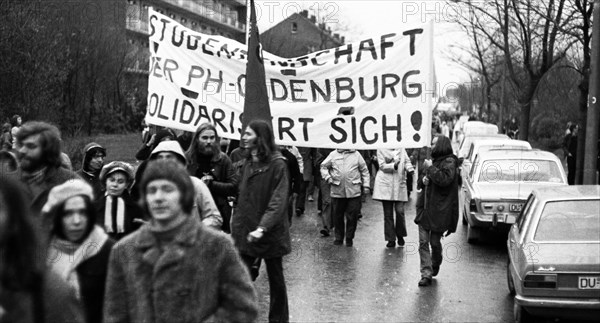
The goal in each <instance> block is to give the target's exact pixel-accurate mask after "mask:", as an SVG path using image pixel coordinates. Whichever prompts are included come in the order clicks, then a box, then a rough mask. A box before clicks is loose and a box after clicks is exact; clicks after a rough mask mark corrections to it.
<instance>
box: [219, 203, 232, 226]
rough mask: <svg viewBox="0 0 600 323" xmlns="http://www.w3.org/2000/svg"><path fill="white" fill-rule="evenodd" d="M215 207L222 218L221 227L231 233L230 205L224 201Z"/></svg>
mask: <svg viewBox="0 0 600 323" xmlns="http://www.w3.org/2000/svg"><path fill="white" fill-rule="evenodd" d="M217 208H218V209H219V212H220V213H221V217H222V218H223V225H222V226H221V229H222V230H223V232H225V233H231V227H230V222H231V212H232V211H231V205H229V203H225V204H223V205H219V206H217Z"/></svg>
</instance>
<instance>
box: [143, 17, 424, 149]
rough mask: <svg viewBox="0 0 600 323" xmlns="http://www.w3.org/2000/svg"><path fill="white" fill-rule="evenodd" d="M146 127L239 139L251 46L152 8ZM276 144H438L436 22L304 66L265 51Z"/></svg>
mask: <svg viewBox="0 0 600 323" xmlns="http://www.w3.org/2000/svg"><path fill="white" fill-rule="evenodd" d="M149 29H150V30H149V32H150V37H149V40H150V41H149V43H150V54H151V59H150V71H149V82H148V108H147V113H146V121H147V122H148V123H150V124H155V125H159V126H165V127H170V128H175V129H181V130H186V131H195V130H196V128H197V126H198V125H199V124H201V123H203V122H211V123H213V124H215V126H216V127H217V129H218V131H219V134H220V135H221V136H222V137H224V138H230V139H240V135H241V134H240V132H241V128H242V112H243V108H244V102H245V101H246V102H252V101H257V100H258V99H259V98H256V97H252V95H251V93H255V92H257V93H258V91H248V93H249V95H248V96H247V97H246V95H245V92H246V84H245V80H246V75H245V72H246V63H247V57H248V53H247V51H246V45H245V44H241V43H239V42H237V41H235V40H231V39H227V38H224V37H221V36H215V35H206V34H202V33H198V32H195V31H193V30H190V29H188V28H186V27H184V26H182V25H180V24H179V23H178V22H176V21H174V20H172V19H170V18H169V17H167V16H165V15H162V14H160V13H158V12H156V11H153V10H149ZM261 53H262V56H261V58H262V60H263V62H264V67H265V73H266V88H267V92H268V97H269V104H270V109H271V115H272V117H273V120H272V124H273V130H274V133H275V139H276V141H277V143H278V144H281V145H293V146H305V147H317V148H318V147H323V148H354V149H378V148H397V147H406V148H412V147H422V146H424V145H429V143H430V137H431V111H432V108H433V99H434V82H435V80H434V68H433V66H434V65H433V24H432V23H428V24H425V25H422V26H418V27H416V28H414V27H413V28H407V29H404V30H398V31H392V32H390V33H387V34H383V35H380V36H378V37H373V38H369V39H364V40H362V41H360V42H357V43H352V44H347V45H343V46H341V47H338V48H334V49H326V50H322V51H318V52H314V53H310V54H307V55H305V56H302V57H297V58H281V57H277V56H275V55H272V54H270V53H267V52H265V51H261Z"/></svg>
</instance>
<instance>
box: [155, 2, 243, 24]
mask: <svg viewBox="0 0 600 323" xmlns="http://www.w3.org/2000/svg"><path fill="white" fill-rule="evenodd" d="M236 1H237V0H236ZM163 2H164V3H167V4H169V5H171V6H173V7H176V8H180V9H184V10H186V11H188V12H190V13H192V14H194V15H198V16H201V17H204V18H208V19H209V20H210V21H213V22H216V23H218V24H220V25H225V26H227V27H230V28H233V29H236V30H237V31H244V32H245V31H246V28H245V27H246V26H245V24H241V25H240V24H239V22H238V21H236V19H235V18H234V17H232V16H229V15H225V14H223V13H221V12H218V11H215V10H214V8H211V7H209V6H206V5H204V4H203V3H197V2H195V1H190V0H163ZM238 2H239V4H244V5H245V4H246V2H245V0H239V1H238ZM241 27H243V28H241Z"/></svg>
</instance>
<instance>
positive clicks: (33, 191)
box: [9, 167, 79, 214]
mask: <svg viewBox="0 0 600 323" xmlns="http://www.w3.org/2000/svg"><path fill="white" fill-rule="evenodd" d="M9 175H10V177H11V178H14V179H15V180H18V181H20V182H21V183H23V184H24V187H25V190H24V192H25V196H26V198H27V201H29V202H30V206H31V211H32V212H34V214H40V211H41V210H42V207H43V206H44V204H46V201H47V200H48V193H50V190H51V189H52V188H53V187H54V186H57V185H60V184H62V183H64V182H66V181H68V180H70V179H74V178H79V176H77V174H75V173H74V172H72V171H70V170H67V169H64V168H61V167H56V168H48V169H46V172H45V173H44V176H43V179H42V180H41V181H39V182H37V183H28V182H27V181H25V180H23V177H22V176H23V173H22V171H21V170H19V171H18V172H15V173H12V174H9Z"/></svg>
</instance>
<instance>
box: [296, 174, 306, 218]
mask: <svg viewBox="0 0 600 323" xmlns="http://www.w3.org/2000/svg"><path fill="white" fill-rule="evenodd" d="M308 184H309V182H308V181H302V182H300V193H298V199H296V210H300V212H299V213H304V206H305V203H306V189H307V188H308ZM296 215H300V214H296Z"/></svg>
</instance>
